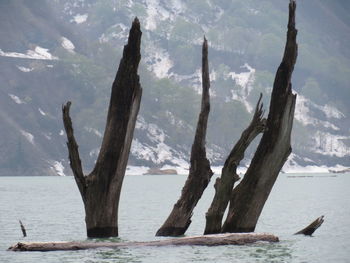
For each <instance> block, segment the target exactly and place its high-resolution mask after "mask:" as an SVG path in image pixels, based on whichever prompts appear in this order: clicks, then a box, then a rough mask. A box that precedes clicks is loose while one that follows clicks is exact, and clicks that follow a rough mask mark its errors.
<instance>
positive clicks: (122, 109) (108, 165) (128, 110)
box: [62, 18, 142, 237]
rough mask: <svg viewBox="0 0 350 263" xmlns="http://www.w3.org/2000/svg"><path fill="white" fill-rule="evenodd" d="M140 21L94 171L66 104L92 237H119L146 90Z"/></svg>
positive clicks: (133, 31)
mask: <svg viewBox="0 0 350 263" xmlns="http://www.w3.org/2000/svg"><path fill="white" fill-rule="evenodd" d="M141 34H142V32H141V30H140V23H139V21H138V19H137V18H135V20H134V21H133V23H132V27H131V29H130V33H129V39H128V43H127V45H125V46H124V51H123V56H122V59H121V61H120V64H119V68H118V71H117V74H116V77H115V80H114V82H113V85H112V92H111V99H110V104H109V109H108V116H107V123H106V128H105V132H104V136H103V140H102V146H101V149H100V153H99V156H98V158H97V161H96V165H95V167H94V169H93V171H92V172H91V173H90V174H89V175H88V176H84V174H83V169H82V165H81V161H80V157H79V151H78V145H77V143H76V140H75V138H74V133H73V126H72V121H71V118H70V116H69V109H70V105H71V103H70V102H67V104H66V105H64V106H63V108H62V111H63V122H64V126H65V130H66V134H67V138H68V142H67V146H68V151H69V160H70V165H71V168H72V170H73V174H74V178H75V180H76V182H77V185H78V188H79V191H80V193H81V196H82V199H83V201H84V206H85V215H86V217H85V221H86V228H87V236H88V237H110V236H118V205H119V197H120V191H121V187H122V183H123V179H124V174H125V169H126V165H127V161H128V157H129V152H130V146H131V142H132V137H133V133H134V128H135V123H136V117H137V114H138V111H139V108H140V101H141V95H142V89H141V86H140V82H139V76H138V74H137V69H138V65H139V62H140V59H141V54H140V44H141Z"/></svg>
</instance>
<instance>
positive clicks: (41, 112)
mask: <svg viewBox="0 0 350 263" xmlns="http://www.w3.org/2000/svg"><path fill="white" fill-rule="evenodd" d="M38 111H39V112H40V114H41V115H43V116H46V113H45V112H44V111H43V110H42V109H40V108H39V109H38Z"/></svg>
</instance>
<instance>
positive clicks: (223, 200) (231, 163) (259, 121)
mask: <svg viewBox="0 0 350 263" xmlns="http://www.w3.org/2000/svg"><path fill="white" fill-rule="evenodd" d="M261 98H262V94H260V98H259V101H258V103H257V105H256V108H255V113H254V116H253V119H252V121H251V122H250V124H249V126H248V128H247V129H245V130H244V131H243V133H242V135H241V138H240V139H239V140H238V142H237V143H236V145H235V146H234V147H233V149H232V151H231V152H230V154H229V156H228V157H227V159H226V161H225V164H224V167H223V168H222V172H221V177H220V178H217V179H216V182H215V185H214V187H215V196H214V198H213V201H212V203H211V205H210V207H209V209H208V212H207V213H206V215H205V217H206V225H205V230H204V234H205V235H206V234H216V233H220V232H221V224H222V218H223V216H224V213H225V210H226V207H227V205H228V203H229V201H230V197H231V193H232V190H233V186H234V184H235V182H237V181H238V180H239V179H240V178H239V176H238V175H237V173H236V171H237V167H238V165H239V163H240V162H241V160H242V159H243V158H244V153H245V151H246V149H247V148H248V146H249V145H250V143H251V142H252V141H253V140H254V139H255V137H256V136H257V135H258V134H259V133H261V132H263V130H264V128H265V124H266V119H264V118H263V115H264V112H263V104H260V102H261Z"/></svg>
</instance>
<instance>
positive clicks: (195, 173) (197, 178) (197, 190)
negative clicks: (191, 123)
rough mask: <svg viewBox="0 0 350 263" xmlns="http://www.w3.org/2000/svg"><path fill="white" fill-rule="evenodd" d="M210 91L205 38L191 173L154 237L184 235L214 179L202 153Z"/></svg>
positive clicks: (204, 152)
mask: <svg viewBox="0 0 350 263" xmlns="http://www.w3.org/2000/svg"><path fill="white" fill-rule="evenodd" d="M209 88H210V79H209V65H208V44H207V40H206V39H205V38H204V42H203V47H202V103H201V111H200V114H199V118H198V122H197V129H196V134H195V138H194V142H193V145H192V150H191V160H190V171H189V175H188V178H187V180H186V183H185V185H184V187H183V188H182V192H181V196H180V198H179V200H178V201H177V203H176V204H175V205H174V207H173V210H172V211H171V213H170V215H169V216H168V218H167V219H166V221H165V222H164V224H163V225H162V226H161V227H160V228H159V229H158V231H157V233H156V236H180V235H183V234H184V233H185V232H186V230H187V228H188V227H189V225H190V224H191V217H192V212H193V209H194V208H195V206H196V205H197V203H198V201H199V199H200V198H201V197H202V194H203V192H204V190H205V188H206V187H207V186H208V184H209V181H210V178H211V177H212V175H213V172H212V170H211V169H210V163H209V160H208V159H207V157H206V150H205V138H206V133H207V123H208V116H209V111H210V102H209V98H210V95H209Z"/></svg>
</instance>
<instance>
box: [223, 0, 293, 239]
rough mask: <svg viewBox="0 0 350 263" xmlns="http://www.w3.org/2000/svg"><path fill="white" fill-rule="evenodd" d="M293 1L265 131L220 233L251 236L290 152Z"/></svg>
mask: <svg viewBox="0 0 350 263" xmlns="http://www.w3.org/2000/svg"><path fill="white" fill-rule="evenodd" d="M295 9H296V3H295V1H294V0H291V1H290V4H289V21H288V31H287V41H286V46H285V50H284V56H283V59H282V62H281V64H280V66H279V68H278V70H277V73H276V77H275V81H274V84H273V90H272V94H271V102H270V109H269V115H268V118H267V122H266V130H265V131H264V133H263V136H262V139H261V141H260V143H259V146H258V148H257V150H256V152H255V154H254V157H253V159H252V162H251V165H250V167H249V168H248V170H247V173H246V174H245V176H244V178H243V179H242V181H241V182H240V184H239V185H238V186H237V187H236V188H235V189H234V190H233V192H232V196H231V199H230V207H229V211H228V215H227V218H226V221H225V223H224V225H223V227H222V230H221V231H222V232H231V233H233V232H253V231H254V230H255V226H256V223H257V220H258V218H259V216H260V214H261V211H262V209H263V207H264V204H265V202H266V200H267V198H268V196H269V194H270V192H271V189H272V187H273V185H274V183H275V181H276V179H277V176H278V174H279V172H280V171H281V168H282V166H283V164H284V163H285V161H286V160H287V158H288V156H289V154H290V153H291V151H292V148H291V145H290V137H291V131H292V127H293V118H294V109H295V101H296V95H294V94H293V92H292V84H291V77H292V73H293V70H294V65H295V62H296V58H297V53H298V52H297V50H298V45H297V43H296V36H297V30H296V29H295Z"/></svg>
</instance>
